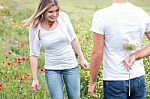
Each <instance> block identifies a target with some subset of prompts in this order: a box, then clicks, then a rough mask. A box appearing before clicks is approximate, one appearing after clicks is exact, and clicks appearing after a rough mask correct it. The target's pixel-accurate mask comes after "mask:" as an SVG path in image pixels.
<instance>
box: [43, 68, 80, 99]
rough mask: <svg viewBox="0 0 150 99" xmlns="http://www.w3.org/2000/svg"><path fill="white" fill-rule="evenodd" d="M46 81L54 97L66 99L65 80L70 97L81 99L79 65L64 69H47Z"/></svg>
mask: <svg viewBox="0 0 150 99" xmlns="http://www.w3.org/2000/svg"><path fill="white" fill-rule="evenodd" d="M45 77H46V82H47V85H48V89H49V92H50V95H51V97H52V99H64V93H63V82H64V84H65V86H66V91H67V95H68V98H69V99H80V73H79V69H78V67H76V68H71V69H64V70H48V69H46V70H45Z"/></svg>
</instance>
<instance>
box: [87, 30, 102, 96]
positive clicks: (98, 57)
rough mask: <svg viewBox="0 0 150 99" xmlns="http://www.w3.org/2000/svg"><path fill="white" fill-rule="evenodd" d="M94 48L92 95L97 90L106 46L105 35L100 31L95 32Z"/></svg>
mask: <svg viewBox="0 0 150 99" xmlns="http://www.w3.org/2000/svg"><path fill="white" fill-rule="evenodd" d="M93 34H94V35H93V50H92V53H91V59H90V66H91V70H90V82H89V89H88V91H89V93H90V95H91V96H95V94H94V93H95V90H96V79H97V75H98V73H99V69H100V63H101V61H102V58H103V48H104V36H103V35H101V34H98V33H93Z"/></svg>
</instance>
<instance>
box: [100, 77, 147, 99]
mask: <svg viewBox="0 0 150 99" xmlns="http://www.w3.org/2000/svg"><path fill="white" fill-rule="evenodd" d="M103 86H104V87H103V88H104V89H103V90H104V99H146V84H145V78H144V76H141V77H137V78H134V79H131V80H130V90H131V92H130V96H129V80H123V81H103Z"/></svg>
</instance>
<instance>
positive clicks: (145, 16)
mask: <svg viewBox="0 0 150 99" xmlns="http://www.w3.org/2000/svg"><path fill="white" fill-rule="evenodd" d="M140 10H141V15H142V18H143V20H144V22H145V24H146V29H145V32H150V16H149V15H148V14H147V13H146V12H145V11H144V10H143V9H142V8H140Z"/></svg>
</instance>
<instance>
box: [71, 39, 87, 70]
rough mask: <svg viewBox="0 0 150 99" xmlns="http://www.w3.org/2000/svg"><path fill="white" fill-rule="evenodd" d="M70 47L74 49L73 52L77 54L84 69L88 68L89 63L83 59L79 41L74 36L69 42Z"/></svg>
mask: <svg viewBox="0 0 150 99" xmlns="http://www.w3.org/2000/svg"><path fill="white" fill-rule="evenodd" d="M71 45H72V48H73V49H74V51H75V53H76V54H77V55H78V56H79V60H80V62H81V65H82V67H83V68H84V69H88V68H89V66H88V65H89V64H88V62H87V61H86V60H85V59H84V56H83V53H82V50H81V47H80V43H79V41H78V39H77V38H75V39H74V40H73V41H72V42H71Z"/></svg>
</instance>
